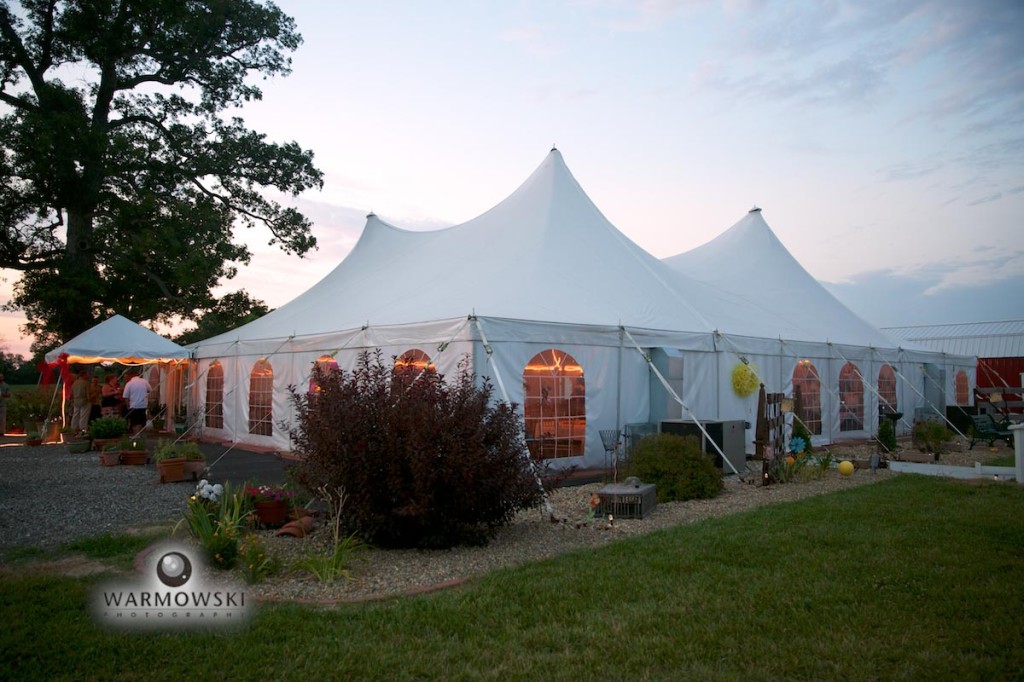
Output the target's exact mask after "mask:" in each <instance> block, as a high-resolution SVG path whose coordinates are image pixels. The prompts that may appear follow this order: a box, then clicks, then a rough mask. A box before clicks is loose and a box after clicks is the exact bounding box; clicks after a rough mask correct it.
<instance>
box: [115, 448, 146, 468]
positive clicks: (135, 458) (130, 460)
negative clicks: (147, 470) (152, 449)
mask: <svg viewBox="0 0 1024 682" xmlns="http://www.w3.org/2000/svg"><path fill="white" fill-rule="evenodd" d="M147 460H149V451H147V450H122V451H121V464H131V465H136V466H137V465H140V464H145V463H146V461H147Z"/></svg>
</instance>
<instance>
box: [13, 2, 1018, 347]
mask: <svg viewBox="0 0 1024 682" xmlns="http://www.w3.org/2000/svg"><path fill="white" fill-rule="evenodd" d="M277 4H278V6H279V7H281V9H282V10H283V11H284V12H285V13H287V14H289V15H290V16H292V17H293V18H294V19H295V21H296V23H297V27H298V30H299V32H300V33H301V34H302V36H303V38H304V43H303V44H302V45H301V46H300V48H299V49H298V51H297V52H295V53H294V54H293V56H292V74H291V75H290V76H289V77H287V78H276V79H273V80H267V81H261V82H260V86H261V88H262V90H263V99H262V101H259V102H253V103H250V104H248V105H246V106H245V108H244V109H242V110H240V111H238V112H233V113H234V114H236V115H239V116H241V117H242V118H244V120H245V121H246V123H247V124H248V125H249V126H250V127H251V128H253V129H255V130H257V131H259V132H262V133H265V134H266V135H267V137H268V138H269V139H270V140H273V141H278V142H285V141H290V140H294V141H297V142H298V143H299V144H300V145H301V146H303V147H304V148H308V149H312V150H313V152H314V153H315V163H316V165H317V166H318V167H319V168H320V169H321V170H323V171H324V173H325V179H324V187H323V189H322V191H318V192H309V193H306V194H304V195H302V196H300V197H298V198H297V199H295V200H294V204H295V205H296V206H297V207H298V208H299V209H300V210H301V211H303V212H304V213H305V214H306V215H307V216H308V217H309V218H310V219H311V220H312V221H313V224H314V228H313V232H314V235H315V236H316V238H317V240H318V242H319V249H318V250H317V251H316V252H314V253H312V254H310V255H308V256H307V257H306V258H304V259H298V258H296V257H293V256H284V255H283V254H281V253H280V252H279V251H276V250H275V248H274V247H269V246H267V245H266V242H267V241H268V235H267V234H265V233H261V232H260V231H259V230H242V231H240V232H239V233H238V235H237V238H238V239H239V240H241V241H245V242H246V243H248V244H249V245H250V247H251V248H252V250H253V251H254V253H255V258H254V259H253V263H252V265H251V266H250V267H247V268H245V269H243V270H242V271H241V272H240V274H239V276H238V277H236V278H235V279H234V280H232V281H230V282H227V283H225V285H224V287H223V288H222V290H223V291H233V290H236V289H239V288H245V289H247V290H248V291H249V292H250V293H251V294H252V295H254V296H255V297H257V298H261V299H263V300H264V301H266V303H267V304H268V305H270V306H271V307H278V306H280V305H282V304H284V303H286V302H288V301H289V300H291V299H292V298H293V297H295V296H296V295H298V294H299V293H301V292H302V291H304V290H305V289H307V288H308V287H310V286H311V285H313V284H314V283H315V282H316V281H318V280H319V279H320V278H322V277H323V276H324V275H326V274H327V273H328V272H329V271H330V270H331V269H333V268H334V267H335V266H336V265H337V264H338V263H339V262H340V261H341V260H342V259H343V258H344V257H345V255H346V254H347V253H348V251H349V250H350V249H351V247H352V246H353V245H354V244H355V242H356V240H357V239H358V237H359V234H360V232H361V230H362V227H363V224H364V222H365V216H366V214H367V213H369V212H371V211H372V212H375V213H376V214H377V215H379V216H380V217H381V218H383V219H384V220H385V221H387V222H390V223H392V224H395V225H398V226H400V227H404V228H408V229H433V228H437V227H442V226H448V225H453V224H459V223H462V222H465V221H467V220H469V219H471V218H473V217H476V216H477V215H479V214H481V213H483V212H485V211H486V210H488V209H489V208H491V207H492V206H494V205H495V204H497V203H498V202H499V201H501V200H502V199H504V198H505V197H507V196H508V195H509V194H511V193H512V192H513V191H514V190H515V189H516V188H517V187H518V186H519V185H520V184H521V183H522V181H523V180H525V179H526V178H527V176H528V175H529V174H530V173H531V172H532V171H533V170H534V169H535V168H536V167H537V166H538V165H540V163H541V162H542V161H543V160H544V157H545V156H546V154H547V153H548V150H549V149H550V148H551V147H552V145H555V146H557V147H558V149H559V150H560V151H561V152H562V155H563V157H564V159H565V161H566V163H567V165H568V166H569V168H570V170H571V171H572V172H573V174H574V175H575V177H576V179H577V180H578V181H579V182H580V184H581V185H582V187H583V189H584V190H585V191H586V192H587V193H588V194H589V196H590V198H591V199H592V200H593V201H594V203H595V204H596V205H597V207H598V208H599V209H600V210H601V211H602V212H603V213H604V214H605V216H606V217H608V219H609V220H610V221H611V222H612V223H613V224H614V225H615V226H616V227H618V228H619V229H620V230H621V231H622V232H624V233H625V234H626V235H627V236H628V237H629V238H630V239H632V240H633V241H634V242H636V243H637V244H639V245H640V246H641V247H643V248H645V249H646V250H647V251H649V252H650V253H652V254H653V255H655V256H657V257H659V258H664V257H667V256H671V255H674V254H677V253H680V252H682V251H686V250H689V249H691V248H693V247H696V246H699V245H700V244H703V243H705V242H707V241H709V240H711V239H713V238H714V237H716V236H717V235H719V234H720V233H722V232H723V231H725V230H726V229H728V228H729V227H730V226H731V225H733V224H734V223H736V222H737V221H739V220H740V219H741V218H742V217H743V216H744V215H745V214H746V212H747V211H748V210H749V209H750V208H751V207H752V206H755V205H756V206H759V207H761V209H762V215H763V217H764V218H765V220H766V221H767V222H768V224H769V225H770V226H771V227H772V229H773V230H774V231H775V233H776V234H777V235H778V237H779V238H780V239H781V240H782V242H783V244H785V245H786V247H787V248H788V249H789V250H790V251H791V252H792V253H793V255H794V256H795V257H796V258H797V259H798V260H799V261H800V262H801V264H802V265H803V266H804V267H805V268H806V269H807V270H808V271H809V272H810V273H811V274H812V275H813V276H815V277H816V278H817V279H819V280H820V281H822V282H823V283H825V284H826V286H827V287H828V288H829V289H830V290H831V291H833V293H835V294H836V295H837V296H838V297H839V298H840V300H842V301H843V302H845V303H846V304H847V305H849V306H850V307H851V308H852V309H853V310H854V311H855V312H857V313H858V314H860V315H861V316H862V317H864V318H865V319H867V320H868V321H870V322H873V323H875V324H877V325H879V326H896V325H901V324H927V323H952V322H971V321H988V320H1003V319H1020V318H1024V240H1022V239H1021V235H1022V234H1024V230H1022V227H1024V226H1022V224H1021V223H1022V220H1021V218H1020V216H1021V215H1022V214H1024V210H1022V209H1024V3H1021V2H1018V1H1017V0H964V1H960V0H940V1H936V2H930V1H923V0H887V1H886V2H836V1H828V0H815V1H808V2H793V1H786V2H771V1H767V0H726V1H724V2H711V1H709V0H633V1H629V0H543V1H539V0H538V1H536V2H535V1H533V0H519V1H512V0H510V1H507V2H486V3H481V2H464V1H458V0H453V1H449V2H444V3H423V2H416V1H414V0H410V1H408V2H395V1H389V0H379V1H377V2H373V3H357V2H322V1H318V0H282V1H280V2H278V3H277ZM7 274H8V277H9V278H10V277H11V276H12V275H13V273H7ZM0 298H2V299H6V294H0ZM4 315H6V317H3V318H2V319H0V339H2V341H0V343H2V344H5V345H6V346H7V347H8V349H9V350H11V351H14V352H26V353H27V346H28V343H29V340H27V339H20V338H18V332H17V331H16V328H14V327H15V325H16V323H17V318H16V316H12V314H9V313H8V314H4Z"/></svg>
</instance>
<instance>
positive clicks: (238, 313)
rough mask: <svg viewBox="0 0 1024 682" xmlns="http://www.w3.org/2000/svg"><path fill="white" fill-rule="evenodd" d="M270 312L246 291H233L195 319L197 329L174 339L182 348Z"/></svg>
mask: <svg viewBox="0 0 1024 682" xmlns="http://www.w3.org/2000/svg"><path fill="white" fill-rule="evenodd" d="M269 312H270V308H268V307H267V304H266V303H264V302H263V301H261V300H259V299H256V298H251V297H250V296H249V294H247V293H246V292H244V291H233V292H231V293H230V294H225V295H224V296H222V297H221V298H219V299H218V300H217V301H216V303H214V304H213V306H211V307H210V308H209V309H208V310H206V311H204V312H203V313H202V314H201V315H198V316H197V317H196V319H195V322H196V326H195V329H189V330H188V331H184V332H182V333H181V334H179V335H178V336H176V337H175V338H174V342H175V343H178V344H180V345H182V346H184V345H187V344H190V343H195V342H196V341H202V340H203V339H208V338H210V337H213V336H217V335H218V334H222V333H224V332H226V331H230V330H232V329H234V328H235V327H240V326H242V325H243V324H246V323H248V322H252V321H253V320H255V319H256V318H258V317H263V316H264V315H266V314H267V313H269Z"/></svg>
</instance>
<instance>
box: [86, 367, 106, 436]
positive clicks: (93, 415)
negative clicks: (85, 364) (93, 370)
mask: <svg viewBox="0 0 1024 682" xmlns="http://www.w3.org/2000/svg"><path fill="white" fill-rule="evenodd" d="M86 395H87V396H88V397H89V423H90V424H92V423H93V422H94V421H96V420H97V419H99V418H100V415H101V412H100V410H101V409H102V401H103V390H102V389H101V388H100V378H99V377H98V376H95V375H93V377H92V379H91V380H90V381H89V390H88V391H86Z"/></svg>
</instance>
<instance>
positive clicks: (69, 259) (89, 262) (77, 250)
mask: <svg viewBox="0 0 1024 682" xmlns="http://www.w3.org/2000/svg"><path fill="white" fill-rule="evenodd" d="M67 226H68V227H67V243H66V246H65V251H64V258H63V263H62V264H61V266H60V267H61V270H62V274H63V277H62V279H63V280H64V281H65V282H66V283H67V285H68V286H67V287H66V289H65V290H64V291H63V292H62V295H63V296H64V297H65V303H66V305H65V306H62V307H63V313H62V314H61V316H60V318H59V319H58V320H55V322H56V324H55V325H54V326H55V327H56V328H57V329H59V330H60V331H59V333H60V336H61V338H62V340H63V341H64V342H67V341H68V340H69V339H71V338H73V337H75V336H77V335H78V334H81V333H82V332H84V331H85V330H87V329H89V328H90V327H92V326H93V325H94V324H95V323H96V320H95V317H94V315H93V305H94V303H95V302H96V301H97V300H99V299H98V298H97V296H96V294H97V293H98V292H97V291H96V287H97V282H99V274H98V273H97V271H96V258H95V256H94V255H93V250H92V248H91V246H92V245H91V242H92V229H93V227H92V216H91V215H90V214H89V213H88V212H86V211H82V210H77V209H69V210H68V222H67Z"/></svg>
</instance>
